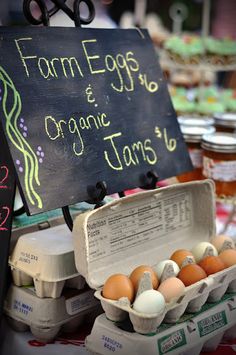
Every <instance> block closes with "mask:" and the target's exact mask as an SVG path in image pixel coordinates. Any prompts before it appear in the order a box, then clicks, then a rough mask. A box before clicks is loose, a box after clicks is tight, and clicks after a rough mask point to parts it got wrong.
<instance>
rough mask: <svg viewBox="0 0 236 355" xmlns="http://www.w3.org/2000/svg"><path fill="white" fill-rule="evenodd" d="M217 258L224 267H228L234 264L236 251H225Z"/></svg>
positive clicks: (235, 262)
mask: <svg viewBox="0 0 236 355" xmlns="http://www.w3.org/2000/svg"><path fill="white" fill-rule="evenodd" d="M219 257H220V258H221V260H222V261H223V263H224V264H225V265H226V267H230V266H232V265H235V264H236V250H235V249H226V250H224V251H222V252H221V253H220V254H219Z"/></svg>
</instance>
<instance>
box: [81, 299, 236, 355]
mask: <svg viewBox="0 0 236 355" xmlns="http://www.w3.org/2000/svg"><path fill="white" fill-rule="evenodd" d="M203 308H205V309H203V310H202V311H201V312H199V313H198V314H196V315H194V314H191V315H188V317H186V316H185V317H183V319H182V318H181V319H180V322H178V324H175V325H170V324H163V325H161V326H160V327H159V328H158V329H157V331H156V332H155V333H153V334H149V335H141V334H138V333H134V332H133V331H132V330H131V329H129V330H127V329H124V328H127V327H125V326H122V323H120V324H115V323H113V322H111V321H109V320H108V319H107V318H106V316H105V314H103V315H100V316H99V317H97V319H96V321H95V323H94V326H93V329H92V332H91V334H90V335H89V336H88V337H87V338H86V344H85V345H86V348H87V349H88V350H89V351H90V353H92V354H102V355H106V354H110V353H111V352H115V353H116V354H119V355H127V354H135V355H143V354H148V355H157V354H159V355H163V354H167V353H168V354H171V355H177V354H179V355H180V354H181V355H190V354H191V355H197V354H200V352H201V351H213V350H215V349H216V348H217V346H218V344H219V343H220V341H221V340H222V339H226V340H227V341H229V340H232V339H234V338H235V330H236V296H235V294H234V295H232V294H231V295H225V296H224V299H223V300H222V301H221V302H219V303H218V304H217V305H212V304H211V305H208V304H206V305H205V306H204V307H203ZM185 318H186V319H185Z"/></svg>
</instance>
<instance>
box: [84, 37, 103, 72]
mask: <svg viewBox="0 0 236 355" xmlns="http://www.w3.org/2000/svg"><path fill="white" fill-rule="evenodd" d="M86 43H97V40H96V39H87V40H84V41H82V46H83V49H84V53H85V56H86V59H87V62H88V66H89V69H90V73H91V74H101V73H104V72H105V69H96V70H95V69H94V68H93V67H92V61H95V60H99V59H100V56H99V55H89V53H88V51H87V47H86Z"/></svg>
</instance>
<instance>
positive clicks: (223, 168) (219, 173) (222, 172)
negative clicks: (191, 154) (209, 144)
mask: <svg viewBox="0 0 236 355" xmlns="http://www.w3.org/2000/svg"><path fill="white" fill-rule="evenodd" d="M203 175H204V176H205V177H207V178H211V179H213V180H218V181H236V160H231V161H222V160H215V159H210V158H208V157H203Z"/></svg>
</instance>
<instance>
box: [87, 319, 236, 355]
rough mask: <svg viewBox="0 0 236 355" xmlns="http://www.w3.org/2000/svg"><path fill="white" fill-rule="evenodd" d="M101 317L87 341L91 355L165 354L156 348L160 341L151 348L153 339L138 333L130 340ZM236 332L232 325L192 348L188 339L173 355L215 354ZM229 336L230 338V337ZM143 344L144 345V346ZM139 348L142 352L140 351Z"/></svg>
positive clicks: (177, 326)
mask: <svg viewBox="0 0 236 355" xmlns="http://www.w3.org/2000/svg"><path fill="white" fill-rule="evenodd" d="M101 317H102V316H100V319H101V321H100V322H98V323H97V325H96V323H95V325H94V328H95V330H92V332H91V334H90V335H88V336H87V338H86V340H85V346H86V349H87V350H88V352H89V353H90V354H94V355H106V354H110V353H111V352H117V354H120V355H127V353H130V354H132V353H135V354H136V353H137V354H143V353H144V352H143V351H144V348H145V349H146V353H148V354H159V355H160V354H164V353H165V352H162V351H160V349H159V350H158V349H157V348H156V347H157V345H158V343H159V341H158V339H157V340H155V341H154V342H153V345H154V347H150V348H149V345H148V339H150V341H151V338H152V337H148V336H143V339H142V338H140V337H142V336H141V335H139V336H138V337H136V333H129V334H130V335H128V337H129V338H128V339H129V340H128V339H127V332H125V331H124V332H122V330H121V329H119V330H118V331H117V332H116V331H114V330H113V329H112V328H114V327H113V326H111V327H110V326H109V324H106V323H107V322H109V321H107V320H104V319H102V318H101ZM176 328H178V329H179V330H180V327H179V325H176ZM235 330H236V325H233V326H232V325H231V326H229V328H228V329H224V330H221V331H220V330H218V331H217V333H216V332H214V335H212V336H210V335H208V336H207V337H206V339H204V340H203V338H200V337H199V336H198V339H195V340H194V341H193V344H194V346H191V341H190V340H189V339H187V341H186V343H185V344H184V343H183V344H182V345H183V347H182V348H179V349H178V348H173V350H171V354H173V355H199V354H200V353H201V351H204V352H213V351H215V350H216V348H217V347H218V345H219V343H220V342H221V341H222V339H224V340H225V339H228V340H232V339H233V338H235ZM163 333H165V332H163ZM229 334H230V337H228V335H229ZM154 337H155V336H154ZM164 338H165V336H164ZM155 339H156V338H155ZM173 339H174V338H173ZM164 341H165V340H164ZM142 342H143V343H144V344H142ZM99 343H100V344H99ZM139 347H140V349H141V350H140V349H139ZM149 351H150V352H149ZM167 352H169V351H167Z"/></svg>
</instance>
